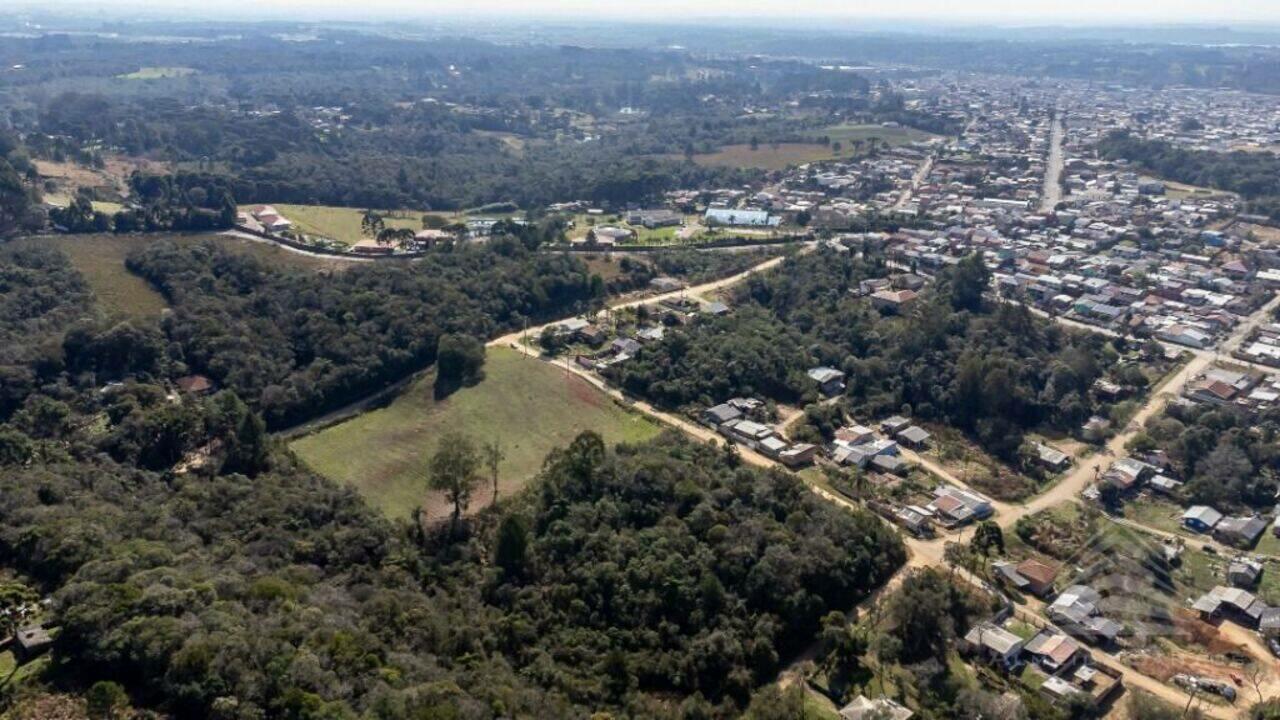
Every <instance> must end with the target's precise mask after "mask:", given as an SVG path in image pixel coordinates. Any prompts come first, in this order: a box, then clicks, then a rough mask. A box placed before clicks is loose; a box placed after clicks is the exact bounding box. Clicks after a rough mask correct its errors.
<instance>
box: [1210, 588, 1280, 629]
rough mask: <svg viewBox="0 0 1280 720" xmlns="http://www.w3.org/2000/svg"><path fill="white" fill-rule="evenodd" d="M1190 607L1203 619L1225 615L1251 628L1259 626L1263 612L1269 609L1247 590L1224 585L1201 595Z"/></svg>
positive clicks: (1213, 618) (1215, 618) (1214, 618)
mask: <svg viewBox="0 0 1280 720" xmlns="http://www.w3.org/2000/svg"><path fill="white" fill-rule="evenodd" d="M1191 607H1192V609H1194V610H1195V611H1196V612H1198V613H1200V617H1201V618H1203V619H1205V620H1209V621H1212V620H1217V619H1218V618H1222V617H1227V618H1230V619H1232V620H1234V621H1236V622H1237V623H1239V624H1241V625H1244V626H1245V627H1251V628H1256V627H1258V626H1259V624H1260V623H1261V622H1262V615H1263V613H1264V612H1266V611H1267V610H1268V609H1269V608H1268V606H1267V604H1266V603H1264V602H1262V601H1261V600H1259V599H1258V598H1257V597H1256V596H1255V595H1254V594H1253V593H1251V592H1249V591H1248V590H1242V589H1241V588H1233V587H1227V586H1225V585H1219V586H1217V587H1215V588H1214V589H1212V590H1210V591H1209V592H1207V593H1205V594H1204V595H1201V596H1200V598H1199V599H1198V600H1196V601H1195V603H1193V604H1192V606H1191Z"/></svg>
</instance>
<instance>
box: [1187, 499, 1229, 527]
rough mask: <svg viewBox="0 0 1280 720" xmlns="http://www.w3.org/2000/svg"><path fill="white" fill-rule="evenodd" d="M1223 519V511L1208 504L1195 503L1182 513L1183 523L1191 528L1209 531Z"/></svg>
mask: <svg viewBox="0 0 1280 720" xmlns="http://www.w3.org/2000/svg"><path fill="white" fill-rule="evenodd" d="M1221 520H1222V513H1220V512H1218V511H1217V510H1214V509H1213V508H1211V507H1209V506H1207V505H1193V506H1191V507H1189V508H1187V511H1186V512H1184V513H1182V524H1183V526H1185V527H1186V528H1187V529H1189V530H1194V531H1195V532H1198V533H1207V532H1210V531H1212V530H1213V528H1214V527H1215V526H1216V525H1217V524H1218V522H1220V521H1221Z"/></svg>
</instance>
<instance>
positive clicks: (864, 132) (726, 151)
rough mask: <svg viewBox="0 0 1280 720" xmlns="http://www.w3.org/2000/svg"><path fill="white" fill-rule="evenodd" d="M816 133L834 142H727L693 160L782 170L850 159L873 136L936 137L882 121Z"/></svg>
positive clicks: (900, 140)
mask: <svg viewBox="0 0 1280 720" xmlns="http://www.w3.org/2000/svg"><path fill="white" fill-rule="evenodd" d="M815 135H826V136H827V137H828V138H830V140H831V143H832V144H831V145H825V144H822V143H779V144H772V143H767V142H761V143H759V145H758V146H757V147H756V148H755V149H754V150H753V149H752V148H751V146H750V145H749V144H747V145H725V146H724V147H722V148H720V149H719V150H718V151H717V152H713V153H702V154H699V155H694V156H693V161H694V162H695V163H697V164H699V165H703V166H706V167H741V168H759V169H761V170H782V169H784V168H788V167H791V166H792V165H803V164H804V163H811V162H818V161H819V160H834V159H839V158H845V159H848V158H852V157H854V156H855V154H865V152H866V151H867V150H868V149H869V146H868V144H867V143H869V141H870V140H871V139H872V138H875V139H877V140H878V141H879V143H880V146H881V147H886V146H894V145H905V144H907V143H911V142H916V141H921V140H928V139H930V138H933V137H936V136H934V135H930V134H929V133H927V132H923V131H921V130H916V129H914V128H900V127H898V128H891V127H883V126H881V125H832V126H831V127H828V128H823V129H822V130H821V131H815ZM837 142H838V143H840V151H839V152H836V150H835V143H837ZM855 146H857V147H855ZM855 150H857V152H855Z"/></svg>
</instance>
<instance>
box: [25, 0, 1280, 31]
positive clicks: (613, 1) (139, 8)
mask: <svg viewBox="0 0 1280 720" xmlns="http://www.w3.org/2000/svg"><path fill="white" fill-rule="evenodd" d="M11 8H12V9H14V10H17V11H24V10H29V11H32V12H54V13H57V12H64V11H65V12H75V13H98V14H102V15H104V16H120V15H129V16H133V17H139V18H152V19H155V18H173V19H191V20H202V19H214V18H221V19H228V18H229V16H234V18H236V19H295V20H301V21H307V20H326V19H332V20H388V19H393V18H402V19H413V20H430V19H433V18H434V19H460V18H465V17H487V18H493V17H504V18H513V19H514V18H519V19H536V18H538V17H545V18H548V19H551V18H554V19H580V20H593V19H598V20H647V21H662V22H673V23H680V22H687V21H693V20H698V19H717V20H735V19H737V20H744V21H746V20H753V19H777V20H784V21H787V22H789V23H791V24H803V23H804V22H806V21H807V20H814V21H816V20H838V21H847V22H849V23H854V22H856V21H858V20H865V21H875V22H877V23H886V22H890V23H891V22H892V21H895V20H897V21H907V22H912V23H937V24H995V25H1028V24H1045V23H1048V24H1059V25H1071V26H1090V25H1107V24H1113V25H1114V24H1133V25H1169V24H1196V23H1207V24H1231V23H1270V24H1276V25H1280V2H1277V1H1276V0H1221V1H1219V2H1213V3H1206V2H1204V1H1203V0H1162V1H1161V2H1158V3H1153V2H1150V0H1070V1H1065V0H1052V1H1047V2H1045V1H1042V2H1030V3H1029V2H1026V1H1025V0H1016V1H1015V0H974V1H972V2H957V1H956V0H893V1H889V0H867V1H863V2H852V3H845V4H841V5H834V4H832V3H830V2H827V1H826V0H785V1H783V0H698V1H697V2H689V1H688V0H647V1H646V2H643V3H637V2H632V1H631V0H469V1H468V2H466V3H457V2H442V1H439V0H364V1H363V2H360V3H351V2H350V1H349V0H305V1H304V0H213V1H211V2H194V1H193V0H149V1H148V2H135V1H134V0H124V1H123V2H121V1H119V0H45V1H44V2H40V3H34V2H30V3H27V2H22V1H21V0H19V2H16V3H14V4H13V5H12V6H11ZM1242 29H1248V28H1242Z"/></svg>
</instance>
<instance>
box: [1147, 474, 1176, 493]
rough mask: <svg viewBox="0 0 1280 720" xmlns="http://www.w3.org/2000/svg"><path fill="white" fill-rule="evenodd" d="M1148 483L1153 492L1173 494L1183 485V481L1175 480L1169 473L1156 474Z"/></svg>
mask: <svg viewBox="0 0 1280 720" xmlns="http://www.w3.org/2000/svg"><path fill="white" fill-rule="evenodd" d="M1147 485H1148V487H1150V488H1151V491H1152V492H1157V493H1160V494H1162V495H1172V494H1174V493H1175V492H1177V491H1178V488H1180V487H1182V482H1181V481H1179V480H1174V479H1173V478H1171V477H1169V476H1168V475H1156V476H1155V477H1153V478H1151V481H1150V482H1148V483H1147Z"/></svg>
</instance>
